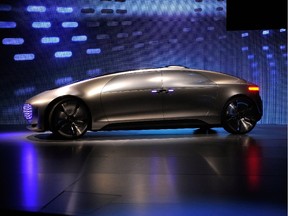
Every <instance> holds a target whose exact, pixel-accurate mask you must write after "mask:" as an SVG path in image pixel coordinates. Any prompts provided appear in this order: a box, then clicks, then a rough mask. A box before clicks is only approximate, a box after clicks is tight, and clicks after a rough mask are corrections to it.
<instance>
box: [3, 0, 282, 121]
mask: <svg viewBox="0 0 288 216" xmlns="http://www.w3.org/2000/svg"><path fill="white" fill-rule="evenodd" d="M166 65H183V66H187V67H191V68H197V69H208V70H216V71H221V72H225V73H227V74H232V75H236V76H239V77H241V78H244V79H247V80H249V81H251V82H255V83H256V84H258V85H259V86H260V88H261V90H260V93H261V96H262V98H263V105H264V116H263V119H262V120H261V122H260V123H264V124H287V31H286V29H261V30H241V31H227V30H226V1H225V0H205V1H204V0H191V1H187V0H157V1H149V0H147V1H143V0H89V1H87V0H76V1H68V0H64V1H53V0H52V1H44V0H42V1H41V0H40V1H39V0H22V1H8V0H6V1H5V0H4V1H1V3H0V75H1V79H0V100H1V103H0V124H24V123H25V121H24V118H23V115H22V105H23V103H24V101H25V100H26V99H27V98H29V97H31V96H33V95H35V94H37V93H39V92H41V91H44V90H47V89H51V88H55V87H59V86H62V85H65V84H68V83H72V82H74V81H77V80H82V79H86V78H90V77H95V76H99V75H101V74H108V73H111V72H114V71H123V70H129V69H138V68H152V67H162V66H166Z"/></svg>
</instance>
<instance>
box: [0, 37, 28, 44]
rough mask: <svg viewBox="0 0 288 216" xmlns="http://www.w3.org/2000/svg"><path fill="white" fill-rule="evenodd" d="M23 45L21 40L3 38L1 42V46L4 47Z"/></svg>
mask: <svg viewBox="0 0 288 216" xmlns="http://www.w3.org/2000/svg"><path fill="white" fill-rule="evenodd" d="M23 43H24V39H23V38H4V39H3V40H2V44H4V45H22V44H23Z"/></svg>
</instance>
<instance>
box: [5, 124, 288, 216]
mask: <svg viewBox="0 0 288 216" xmlns="http://www.w3.org/2000/svg"><path fill="white" fill-rule="evenodd" d="M4 128H5V129H4ZM4 128H3V127H2V129H3V130H2V131H1V132H0V174H1V177H0V214H1V215H3V216H5V215H13V216H14V215H81V216H82V215H83V216H84V215H85V216H94V215H97V216H113V215H117V216H154V215H155V216H175V215H177V216H182V215H183V216H190V215H193V216H194V215H197V216H199V215H205V216H206V215H221V216H224V215H227V216H228V215H229V216H230V215H234V216H236V215H239V216H240V215H241V216H243V215H253V216H256V215H259V216H260V215H261V216H263V215H267V216H271V215H273V216H286V215H287V125H261V124H260V125H257V126H256V127H255V128H254V130H253V131H252V132H250V133H249V134H247V135H231V134H228V133H227V132H225V131H224V130H223V129H221V128H215V129H213V130H209V131H200V130H197V129H173V130H172V129H171V130H170V129H169V130H129V131H128V130H125V131H124V130H123V131H101V132H88V133H87V134H86V135H85V136H84V137H82V138H81V139H79V140H59V139H56V138H55V137H53V136H51V134H50V133H33V132H30V131H28V130H26V129H25V127H24V126H20V127H16V126H15V127H11V126H10V127H8V126H7V127H4Z"/></svg>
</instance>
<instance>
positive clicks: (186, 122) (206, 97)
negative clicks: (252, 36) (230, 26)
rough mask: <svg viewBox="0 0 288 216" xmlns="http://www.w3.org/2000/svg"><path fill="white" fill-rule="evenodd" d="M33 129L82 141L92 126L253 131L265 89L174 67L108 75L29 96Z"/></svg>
mask: <svg viewBox="0 0 288 216" xmlns="http://www.w3.org/2000/svg"><path fill="white" fill-rule="evenodd" d="M23 113H24V117H25V119H26V120H27V121H28V123H29V125H28V128H29V129H30V130H32V131H37V132H43V131H52V132H53V133H54V134H56V135H57V136H60V137H63V138H70V139H76V138H79V137H81V136H83V135H84V134H85V133H86V131H87V130H91V131H99V130H115V129H140V128H142V129H143V128H145V129H148V128H153V129H155V128H183V127H186V128H188V127H191V128H198V127H199V128H212V127H223V128H224V129H225V130H226V131H227V132H229V133H232V134H245V133H248V132H250V131H251V130H252V129H253V128H254V127H255V125H256V124H257V122H258V121H259V120H260V119H261V117H262V100H261V97H260V95H259V87H258V86H257V85H256V84H253V83H250V82H248V81H246V80H244V79H241V78H238V77H235V76H231V75H228V74H224V73H220V72H215V71H207V70H197V69H190V68H185V67H180V66H169V67H163V68H154V69H140V70H132V71H125V72H118V73H113V74H107V75H103V76H99V77H95V78H91V79H87V80H84V81H80V82H76V83H73V84H69V85H66V86H63V87H60V88H56V89H53V90H48V91H45V92H43V93H40V94H38V95H36V96H34V97H32V98H30V99H28V100H27V101H26V102H25V104H24V105H23Z"/></svg>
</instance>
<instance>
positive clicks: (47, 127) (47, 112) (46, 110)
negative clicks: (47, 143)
mask: <svg viewBox="0 0 288 216" xmlns="http://www.w3.org/2000/svg"><path fill="white" fill-rule="evenodd" d="M64 99H76V100H79V101H81V103H83V104H84V105H85V106H86V109H87V110H88V111H89V113H88V115H89V124H88V130H90V129H91V125H92V117H91V110H90V108H89V107H88V106H87V104H86V103H85V101H84V100H82V99H81V98H79V97H77V96H74V95H63V96H60V97H57V98H55V99H54V100H52V101H51V102H50V103H49V104H48V106H47V107H46V109H45V112H44V122H45V129H46V130H51V127H50V125H49V115H50V112H51V111H52V109H53V108H54V106H55V105H56V104H58V103H59V102H60V101H62V100H64Z"/></svg>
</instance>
